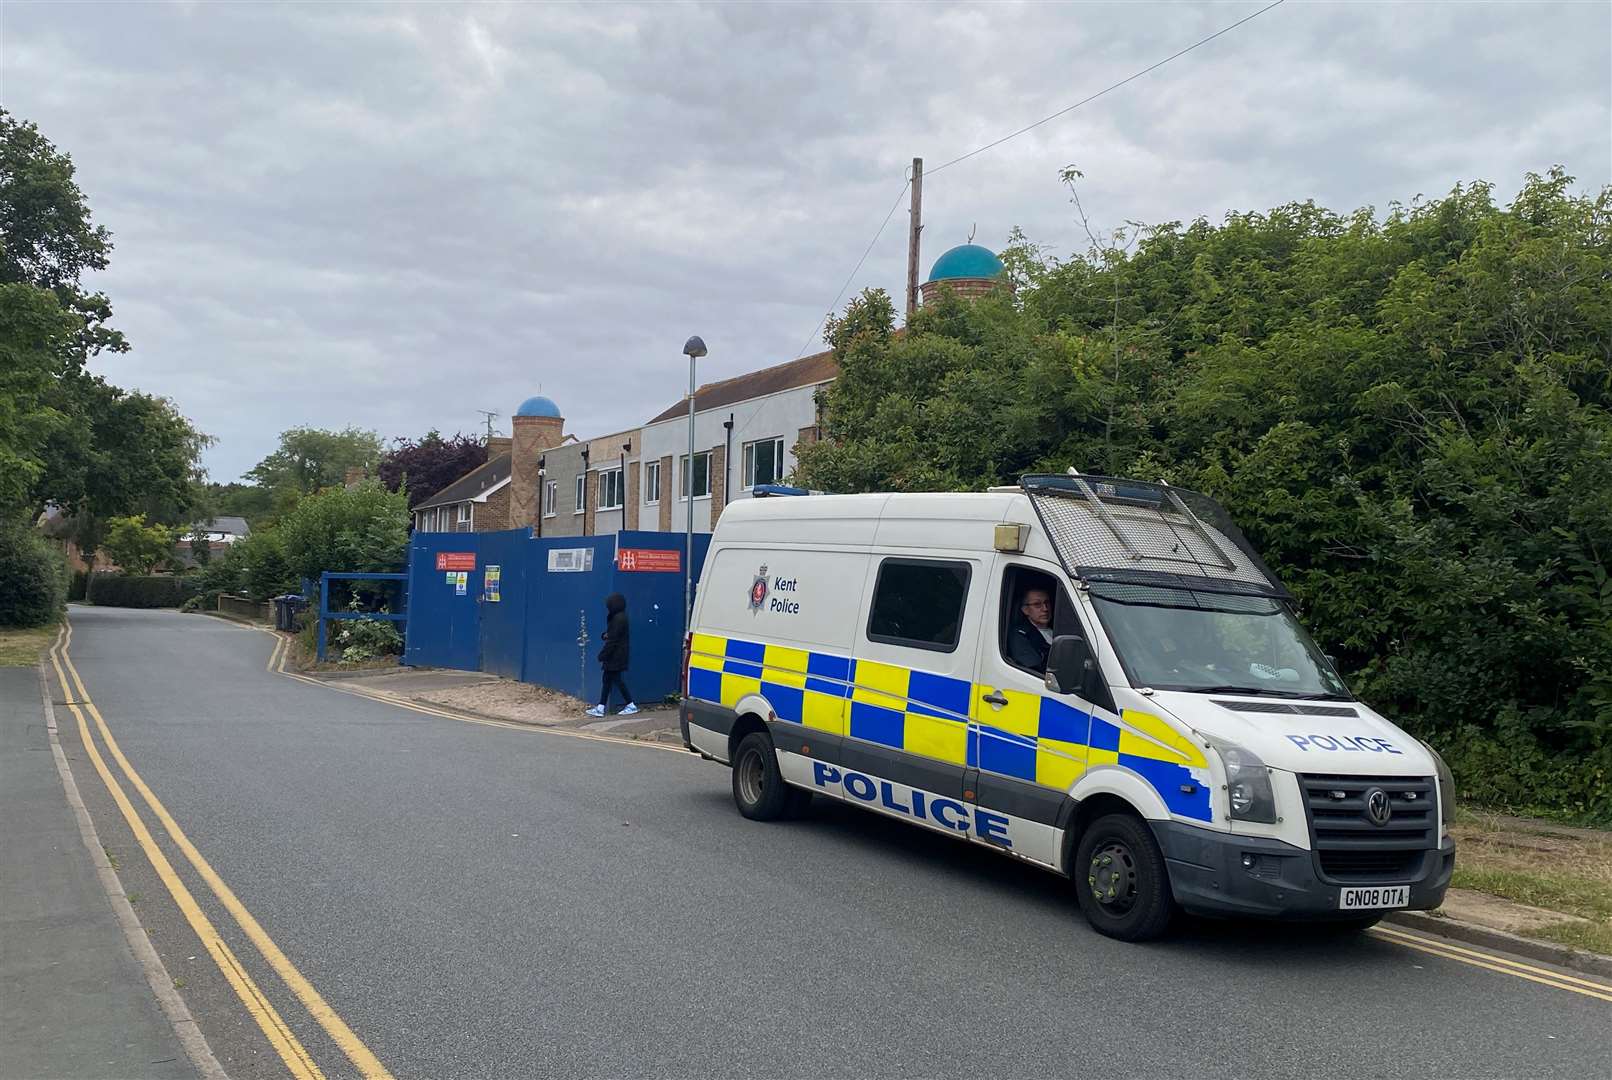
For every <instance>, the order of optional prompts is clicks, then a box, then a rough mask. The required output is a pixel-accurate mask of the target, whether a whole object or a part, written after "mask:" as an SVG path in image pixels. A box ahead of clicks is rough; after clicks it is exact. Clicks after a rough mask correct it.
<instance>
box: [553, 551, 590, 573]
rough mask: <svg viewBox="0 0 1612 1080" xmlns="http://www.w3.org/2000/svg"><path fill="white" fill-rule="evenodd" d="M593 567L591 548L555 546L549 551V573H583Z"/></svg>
mask: <svg viewBox="0 0 1612 1080" xmlns="http://www.w3.org/2000/svg"><path fill="white" fill-rule="evenodd" d="M592 569H593V549H592V548H591V547H587V548H555V549H554V550H553V551H551V552H549V573H551V574H583V573H586V572H588V571H589V570H592Z"/></svg>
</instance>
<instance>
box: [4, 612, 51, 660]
mask: <svg viewBox="0 0 1612 1080" xmlns="http://www.w3.org/2000/svg"><path fill="white" fill-rule="evenodd" d="M54 640H56V624H55V623H51V624H50V625H49V626H32V627H29V628H28V629H26V630H0V667H33V666H34V665H35V664H36V663H38V662H39V654H40V653H42V652H44V651H45V650H46V649H48V648H50V643H51V642H52V641H54Z"/></svg>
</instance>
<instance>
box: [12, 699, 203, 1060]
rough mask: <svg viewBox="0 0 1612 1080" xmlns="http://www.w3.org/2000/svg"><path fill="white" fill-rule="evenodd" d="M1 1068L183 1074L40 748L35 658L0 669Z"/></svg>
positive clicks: (45, 740)
mask: <svg viewBox="0 0 1612 1080" xmlns="http://www.w3.org/2000/svg"><path fill="white" fill-rule="evenodd" d="M0 822H3V823H4V830H5V832H4V837H5V840H4V843H3V844H0V1076H5V1077H17V1078H22V1077H62V1078H68V1077H75V1078H85V1080H96V1078H103V1077H151V1078H168V1077H173V1078H179V1077H194V1076H196V1075H197V1073H196V1070H195V1069H194V1068H193V1067H192V1066H191V1064H190V1061H189V1059H188V1058H187V1057H186V1054H185V1051H184V1048H183V1047H182V1045H181V1043H180V1041H179V1038H178V1036H177V1035H175V1033H174V1028H173V1026H172V1024H171V1023H170V1022H169V1019H168V1017H167V1016H165V1015H164V1014H163V1011H162V1009H161V1008H160V1007H159V1005H158V1003H157V998H156V997H155V996H154V995H153V993H152V988H151V986H150V984H149V983H148V982H147V978H146V971H145V969H144V968H143V967H142V966H141V964H140V962H139V961H138V960H136V958H135V955H134V953H133V951H132V949H131V947H130V944H129V942H128V940H127V938H126V937H125V935H124V931H123V928H122V927H121V926H120V925H119V923H118V919H117V916H116V915H115V914H114V912H113V908H112V904H111V902H110V901H109V900H108V897H107V893H106V890H105V889H104V888H103V887H102V883H101V880H100V878H99V876H98V874H97V872H96V867H95V861H94V860H93V859H92V857H91V853H90V850H89V849H88V848H87V847H86V846H85V843H84V839H83V836H82V835H81V834H80V832H79V825H78V821H77V819H76V817H75V815H74V813H73V808H72V807H71V806H70V805H69V804H68V800H67V794H66V792H65V790H64V789H63V787H62V779H61V777H60V775H59V774H58V773H57V770H56V762H55V758H54V756H53V754H52V753H51V746H50V733H49V731H48V730H47V721H46V716H45V712H44V699H43V697H42V696H41V694H40V681H39V673H38V671H37V670H36V669H35V668H31V667H30V668H0Z"/></svg>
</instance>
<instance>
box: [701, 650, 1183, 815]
mask: <svg viewBox="0 0 1612 1080" xmlns="http://www.w3.org/2000/svg"><path fill="white" fill-rule="evenodd" d="M991 689H992V688H991V687H988V686H984V685H982V684H979V683H972V682H970V681H968V680H967V679H956V678H953V677H951V676H949V675H938V674H935V673H933V672H928V671H917V670H914V669H912V668H905V667H900V666H898V665H894V664H885V663H880V662H878V661H874V660H857V659H854V658H852V657H848V656H837V655H834V654H832V653H820V652H812V651H809V650H805V649H792V648H787V647H785V646H782V645H766V644H763V643H761V642H755V641H744V640H742V639H739V638H724V637H719V636H716V635H712V634H695V635H694V639H693V642H692V643H691V649H690V653H689V672H688V691H689V697H691V698H695V699H697V700H700V701H710V702H715V703H718V704H721V705H723V706H725V707H726V708H729V709H732V708H736V707H737V706H738V703H739V701H740V700H741V699H742V698H744V697H745V696H747V695H749V694H759V695H761V696H762V697H764V698H766V699H767V701H768V703H769V704H771V706H772V709H773V712H774V713H776V714H777V717H778V719H779V720H784V721H788V722H790V723H794V724H801V725H804V726H805V727H809V728H814V729H816V730H819V731H826V732H831V733H834V734H842V733H843V734H847V735H850V736H851V737H852V738H853V739H861V740H863V741H865V742H871V743H878V744H879V745H882V746H889V747H893V748H894V749H897V750H905V751H907V752H908V753H911V754H919V755H922V756H923V757H927V758H932V759H935V760H938V761H945V762H950V763H951V764H954V765H958V766H965V767H972V768H977V769H979V770H981V771H982V772H990V773H996V774H998V775H1001V776H1011V777H1015V778H1017V779H1020V780H1027V781H1029V782H1030V783H1033V784H1039V785H1042V786H1044V787H1050V788H1056V789H1058V790H1060V791H1068V790H1069V789H1070V788H1071V787H1073V786H1074V783H1075V781H1076V780H1078V779H1080V777H1081V775H1082V774H1084V773H1085V772H1086V770H1087V769H1089V768H1092V767H1095V766H1099V765H1119V766H1122V767H1124V768H1126V769H1129V770H1131V771H1132V772H1134V773H1136V774H1137V775H1138V776H1140V777H1142V778H1143V779H1145V780H1146V781H1147V782H1148V783H1149V784H1151V785H1152V787H1153V789H1154V790H1155V791H1157V792H1158V793H1159V797H1160V798H1161V799H1163V801H1164V804H1165V806H1167V807H1168V808H1169V810H1170V812H1171V813H1173V814H1178V815H1180V816H1182V817H1189V818H1196V819H1198V820H1200V821H1209V820H1212V814H1211V811H1210V806H1209V775H1208V767H1209V764H1208V762H1207V761H1206V760H1205V758H1204V756H1203V752H1202V750H1200V749H1199V748H1198V747H1197V746H1195V745H1194V744H1193V743H1192V742H1191V741H1190V740H1189V739H1186V738H1184V737H1183V736H1181V735H1180V734H1178V733H1177V732H1176V731H1175V729H1174V728H1172V727H1170V725H1169V724H1167V723H1165V722H1164V720H1162V719H1161V718H1159V717H1157V716H1154V715H1152V714H1151V713H1145V712H1139V711H1137V710H1134V709H1126V710H1125V711H1124V712H1123V713H1122V714H1121V716H1120V721H1119V723H1117V724H1116V723H1115V722H1114V721H1112V720H1109V719H1106V718H1104V717H1103V716H1100V715H1096V714H1091V713H1087V712H1086V711H1085V710H1084V709H1077V708H1075V707H1074V706H1072V705H1070V704H1068V703H1066V702H1064V701H1060V700H1059V699H1058V698H1055V697H1051V696H1048V695H1044V694H1035V693H1026V692H1024V691H1021V690H1006V689H1004V690H1001V691H1000V693H1001V694H1003V695H1004V696H1005V697H1006V698H1007V699H1008V703H1007V704H1006V705H1004V706H1002V707H1000V708H998V709H995V710H992V709H991V706H990V705H987V704H985V703H984V702H983V701H982V700H981V699H982V698H983V697H984V696H985V695H986V694H988V693H990V692H991ZM971 714H972V716H974V717H981V718H983V717H987V716H988V717H989V718H990V723H985V722H984V721H983V719H982V720H980V721H979V722H976V723H971V721H970V716H971Z"/></svg>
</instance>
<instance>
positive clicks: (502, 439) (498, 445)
mask: <svg viewBox="0 0 1612 1080" xmlns="http://www.w3.org/2000/svg"><path fill="white" fill-rule="evenodd" d="M514 444H515V440H514V439H512V438H510V437H509V436H508V435H490V436H488V438H487V460H488V461H491V460H492V459H493V458H495V457H497V456H498V455H499V454H507V453H509V451H510V448H511V447H513V446H514Z"/></svg>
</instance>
